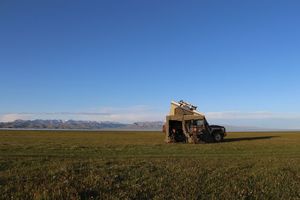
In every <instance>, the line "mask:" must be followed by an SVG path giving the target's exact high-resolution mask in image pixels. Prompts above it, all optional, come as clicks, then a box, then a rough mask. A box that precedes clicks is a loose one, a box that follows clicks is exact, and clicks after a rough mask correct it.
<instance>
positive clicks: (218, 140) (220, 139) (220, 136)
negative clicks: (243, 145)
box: [214, 133, 223, 142]
mask: <svg viewBox="0 0 300 200" xmlns="http://www.w3.org/2000/svg"><path fill="white" fill-rule="evenodd" d="M214 140H215V142H221V141H222V140H223V137H222V135H221V134H220V133H215V134H214Z"/></svg>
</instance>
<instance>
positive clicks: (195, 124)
mask: <svg viewBox="0 0 300 200" xmlns="http://www.w3.org/2000/svg"><path fill="white" fill-rule="evenodd" d="M193 125H194V126H203V125H204V120H194V121H193Z"/></svg>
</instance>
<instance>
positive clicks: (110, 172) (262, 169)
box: [0, 130, 300, 199]
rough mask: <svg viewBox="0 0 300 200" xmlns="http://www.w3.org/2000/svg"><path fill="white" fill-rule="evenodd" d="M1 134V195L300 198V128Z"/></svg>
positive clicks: (85, 197)
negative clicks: (195, 137)
mask: <svg viewBox="0 0 300 200" xmlns="http://www.w3.org/2000/svg"><path fill="white" fill-rule="evenodd" d="M163 139H164V136H163V134H162V133H159V132H89V131H86V132H84V131H73V132H72V131H4V130H2V131H0V199H300V133H292V132H291V133H279V132H278V133H275V132H264V133H229V134H228V137H227V139H226V140H225V142H223V143H218V144H165V143H164V142H163Z"/></svg>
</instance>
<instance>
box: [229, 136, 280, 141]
mask: <svg viewBox="0 0 300 200" xmlns="http://www.w3.org/2000/svg"><path fill="white" fill-rule="evenodd" d="M277 137H280V136H260V137H240V138H224V140H223V142H238V141H251V140H268V139H272V138H277Z"/></svg>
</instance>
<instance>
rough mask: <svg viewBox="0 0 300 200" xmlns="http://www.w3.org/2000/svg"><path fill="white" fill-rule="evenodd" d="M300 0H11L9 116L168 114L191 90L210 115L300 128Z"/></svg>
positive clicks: (2, 90)
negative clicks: (281, 121) (286, 120)
mask: <svg viewBox="0 0 300 200" xmlns="http://www.w3.org/2000/svg"><path fill="white" fill-rule="evenodd" d="M299 10H300V3H299V1H286V0H282V1H276V0H275V1H274V0H269V1H263V0H259V1H255V0H253V1H240V0H236V1H228V0H227V1H225V0H219V1H217V0H215V1H214V0H213V1H210V0H206V1H200V0H199V1H156V0H154V1H138V0H136V1H130V0H129V1H127V0H126V1H121V0H119V1H115V0H108V1H83V0H82V1H71V0H70V1H67V0H63V1H62V0H57V1H56V0H51V1H50V0H49V1H46V0H45V1H38V0H37V1H31V0H28V1H21V0H19V1H16V0H12V1H11V0H2V1H1V2H0V70H1V74H0V94H1V97H0V115H1V114H2V118H4V117H6V115H8V114H10V115H12V114H19V115H20V114H22V113H27V115H29V114H28V113H30V115H31V117H32V118H37V116H38V115H42V113H48V115H52V116H48V118H51V117H53V116H55V113H58V112H69V115H71V113H72V112H74V118H76V117H75V115H76V113H77V114H79V113H80V112H108V113H109V112H110V111H112V110H113V111H114V114H118V112H120V113H123V116H124V117H126V115H125V113H128V112H130V110H137V112H143V114H145V116H144V118H142V119H141V120H148V119H147V117H146V114H147V111H149V113H151V116H152V118H149V120H155V119H157V120H161V119H163V117H164V116H163V115H164V114H165V113H166V112H167V111H168V109H169V108H168V106H169V102H170V100H180V99H185V100H188V101H190V102H193V103H194V104H196V105H198V106H199V108H200V110H201V111H202V112H207V113H212V114H211V116H212V117H211V118H212V120H214V119H215V120H216V121H218V120H219V121H220V122H224V123H227V122H228V123H231V122H229V121H226V119H227V118H230V117H228V115H230V114H232V113H238V114H236V115H235V116H237V115H242V116H245V115H246V116H248V115H255V117H254V118H255V119H256V117H257V119H258V120H261V119H263V120H265V122H266V124H268V123H269V122H267V120H269V118H276V119H277V118H279V116H280V115H282V114H289V115H290V118H293V120H294V121H295V123H294V124H293V125H291V127H296V126H297V124H299V128H300V117H299V115H300V105H299V102H300V78H299V75H300V24H299V23H300V12H299ZM118 110H119V111H118ZM127 111H128V112H127ZM261 112H263V113H268V115H267V117H266V116H261V115H262V114H261ZM49 113H50V114H49ZM51 113H52V114H51ZM224 113H225V114H224ZM228 113H229V114H228ZM131 114H132V115H134V113H131ZM139 114H141V113H139ZM216 114H219V115H221V117H219V118H218V117H215V115H216ZM61 115H63V114H61ZM149 115H150V114H149ZM161 115H162V116H161ZM223 115H224V116H223ZM256 115H258V116H256ZM136 116H139V115H136ZM160 116H161V117H160ZM222 116H223V118H224V120H223V118H222ZM55 117H56V116H55ZM68 117H69V118H72V116H68ZM97 117H98V118H97V120H102V118H101V117H102V116H101V115H100V114H99V115H98V116H97ZM226 117H227V118H226ZM41 118H47V116H43V117H41ZM87 118H88V117H87ZM250 118H251V117H250ZM266 118H268V119H266ZM0 119H1V118H0ZM84 119H86V118H84ZM91 119H94V118H91ZM116 119H118V120H119V118H116ZM103 120H110V118H105V117H104V118H103ZM112 120H113V119H112ZM131 120H132V121H135V120H137V121H139V120H138V118H137V119H135V118H134V117H132V118H131V119H128V120H127V119H124V120H123V121H131ZM222 120H223V121H222ZM2 121H3V120H2ZM269 121H270V120H269ZM243 123H244V122H243ZM273 124H274V123H273ZM244 125H252V124H247V122H245V123H244ZM262 125H264V124H262ZM268 125H270V126H271V125H272V123H269V124H268Z"/></svg>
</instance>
